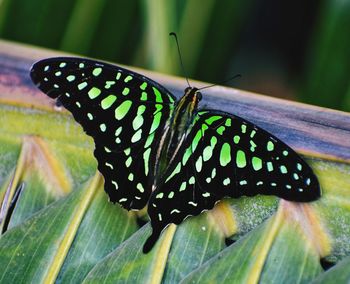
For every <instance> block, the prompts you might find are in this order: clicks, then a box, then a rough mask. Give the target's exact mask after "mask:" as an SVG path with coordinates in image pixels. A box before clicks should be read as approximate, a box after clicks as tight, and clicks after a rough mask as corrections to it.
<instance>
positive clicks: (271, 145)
mask: <svg viewBox="0 0 350 284" xmlns="http://www.w3.org/2000/svg"><path fill="white" fill-rule="evenodd" d="M266 148H267V151H270V152H271V151H273V149H274V148H275V145H274V144H273V143H272V142H271V141H269V142H267V146H266Z"/></svg>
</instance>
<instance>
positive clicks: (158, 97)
mask: <svg viewBox="0 0 350 284" xmlns="http://www.w3.org/2000/svg"><path fill="white" fill-rule="evenodd" d="M152 89H153V92H154V94H155V95H156V102H157V103H162V102H163V98H162V95H161V93H160V92H159V90H158V89H157V88H155V87H152Z"/></svg>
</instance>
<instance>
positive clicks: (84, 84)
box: [78, 82, 88, 91]
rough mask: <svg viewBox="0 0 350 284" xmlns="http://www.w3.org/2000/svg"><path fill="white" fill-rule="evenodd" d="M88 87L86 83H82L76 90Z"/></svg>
mask: <svg viewBox="0 0 350 284" xmlns="http://www.w3.org/2000/svg"><path fill="white" fill-rule="evenodd" d="M87 85H88V83H86V82H82V83H80V84H79V85H78V89H79V90H80V91H81V90H82V89H84V88H85V87H86V86H87Z"/></svg>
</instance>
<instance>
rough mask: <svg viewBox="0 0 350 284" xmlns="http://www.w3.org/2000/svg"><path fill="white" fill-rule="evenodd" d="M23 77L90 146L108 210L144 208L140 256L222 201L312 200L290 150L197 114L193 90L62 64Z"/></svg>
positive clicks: (221, 118) (237, 121)
mask: <svg viewBox="0 0 350 284" xmlns="http://www.w3.org/2000/svg"><path fill="white" fill-rule="evenodd" d="M30 76H31V79H32V81H33V82H34V83H35V84H36V86H37V87H38V88H39V89H40V90H41V91H43V92H44V93H45V94H46V95H48V96H49V97H51V98H53V99H56V100H57V102H58V103H59V104H61V105H63V106H64V107H65V108H66V109H68V110H69V111H70V112H71V113H72V114H73V116H74V119H75V120H76V121H77V122H78V123H80V124H81V125H82V127H83V129H84V131H85V132H86V133H87V134H88V135H90V136H92V137H93V139H94V142H95V150H94V155H95V157H96V159H97V161H98V170H99V171H100V172H101V173H102V175H103V176H104V180H105V183H104V188H105V191H106V192H107V194H108V196H109V199H110V201H111V202H113V203H116V202H117V203H119V204H120V205H121V206H122V207H124V208H125V209H127V210H140V209H142V208H144V207H145V206H148V215H149V217H150V220H151V225H152V234H151V235H150V236H149V238H148V239H147V241H146V243H145V244H144V247H143V251H144V252H145V253H147V252H149V251H150V250H151V249H152V247H153V246H154V244H155V243H156V241H157V240H158V238H159V237H160V235H161V232H162V231H163V230H164V228H166V227H167V226H168V225H169V224H170V223H174V224H180V223H181V222H182V221H183V220H184V219H185V218H186V217H188V216H195V215H198V214H200V213H201V212H203V211H204V210H210V209H211V208H213V206H214V205H215V204H216V203H217V202H218V201H220V200H221V199H223V198H224V197H233V198H238V197H240V196H254V195H257V194H264V195H275V196H278V197H280V198H283V199H286V200H291V201H297V202H308V201H313V200H316V199H317V198H319V197H320V195H321V190H320V186H319V183H318V180H317V178H316V176H315V174H314V173H313V171H312V169H311V168H310V167H309V165H308V164H307V163H306V162H305V161H304V160H303V159H302V158H301V157H300V156H299V155H298V154H297V153H295V152H294V151H293V150H292V149H291V148H290V147H289V146H287V145H286V144H285V143H283V142H282V141H280V140H279V139H277V138H276V137H275V136H273V135H272V134H270V133H268V132H266V131H265V130H263V129H261V128H259V127H257V126H255V125H254V124H252V123H250V122H248V121H246V120H244V119H242V118H240V117H238V116H235V115H232V114H230V113H226V112H223V111H219V110H212V109H200V108H198V105H199V102H200V100H201V97H202V95H201V92H200V90H199V89H197V88H195V87H188V88H186V89H185V91H184V95H183V97H182V98H181V99H180V100H177V99H176V97H175V96H174V95H173V94H171V93H170V92H169V91H168V90H167V89H166V88H165V87H163V86H161V85H160V84H158V83H156V82H155V81H153V80H151V79H149V78H147V77H145V76H143V75H140V74H138V73H135V72H133V71H130V70H127V69H124V68H122V67H119V66H114V65H110V64H107V63H103V62H98V61H93V60H88V59H83V58H70V57H57V58H49V59H44V60H41V61H39V62H37V63H35V64H34V65H33V67H32V69H31V71H30Z"/></svg>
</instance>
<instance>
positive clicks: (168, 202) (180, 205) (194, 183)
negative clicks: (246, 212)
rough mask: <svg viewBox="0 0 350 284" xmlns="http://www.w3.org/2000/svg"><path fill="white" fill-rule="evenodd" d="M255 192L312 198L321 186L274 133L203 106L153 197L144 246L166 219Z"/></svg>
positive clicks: (178, 218) (177, 221) (171, 220)
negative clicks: (205, 108) (150, 235)
mask: <svg viewBox="0 0 350 284" xmlns="http://www.w3.org/2000/svg"><path fill="white" fill-rule="evenodd" d="M256 194H266V195H271V194H272V195H276V196H279V197H282V198H284V199H287V200H292V201H311V200H315V199H316V198H318V197H319V196H320V189H319V184H318V181H317V178H316V177H315V175H314V174H313V172H312V170H311V168H310V167H309V166H308V165H307V164H306V163H305V162H304V161H303V160H302V159H301V158H300V157H299V155H297V154H296V153H295V152H294V151H293V150H292V149H291V148H290V147H288V146H287V145H286V144H284V143H283V142H282V141H280V140H278V139H277V138H276V137H274V136H272V135H271V134H269V133H267V132H266V131H264V130H262V129H260V128H258V127H256V126H255V125H253V124H252V123H249V122H247V121H244V120H243V119H241V118H239V117H236V116H233V115H230V114H227V113H223V112H220V111H213V110H208V111H205V110H204V111H201V112H199V113H198V114H197V116H196V117H195V122H194V125H193V127H192V128H191V130H190V131H189V134H188V135H187V138H186V140H185V142H184V144H183V146H182V148H181V149H180V150H179V154H178V155H177V156H176V158H175V159H174V161H173V162H172V164H171V165H170V167H169V169H168V171H167V172H166V173H165V175H164V182H163V183H162V184H160V186H159V187H158V188H157V189H156V191H155V192H154V193H153V194H152V196H151V199H150V202H149V207H148V212H149V215H150V217H151V221H152V227H153V228H154V232H153V236H152V238H151V239H150V240H149V244H148V245H150V243H151V240H152V239H153V238H155V236H156V235H157V234H159V233H160V232H161V231H162V229H163V228H164V227H165V226H167V225H168V224H169V223H175V224H180V223H181V222H182V221H183V219H184V218H186V217H187V216H190V215H198V214H199V213H201V212H202V211H203V210H205V209H211V208H212V207H213V206H214V204H215V202H216V201H218V200H220V199H222V198H223V197H225V196H227V197H236V198H237V197H240V196H243V195H245V196H253V195H256Z"/></svg>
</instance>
